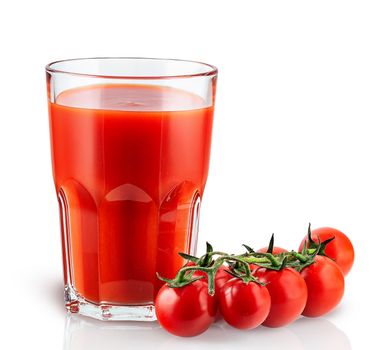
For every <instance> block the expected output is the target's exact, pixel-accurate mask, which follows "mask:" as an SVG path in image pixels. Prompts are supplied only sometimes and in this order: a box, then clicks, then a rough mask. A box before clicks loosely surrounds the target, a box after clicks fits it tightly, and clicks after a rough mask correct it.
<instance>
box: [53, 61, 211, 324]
mask: <svg viewBox="0 0 388 350" xmlns="http://www.w3.org/2000/svg"><path fill="white" fill-rule="evenodd" d="M46 75H47V91H48V103H49V115H50V132H51V150H52V165H53V175H54V182H55V188H56V192H57V196H58V200H59V207H60V219H61V232H62V247H63V266H64V281H65V303H66V307H67V309H68V310H69V311H71V312H74V313H80V314H83V315H87V316H90V317H94V318H98V319H103V320H154V319H155V314H154V300H155V295H156V293H157V291H158V289H159V288H160V287H161V285H162V283H161V282H160V281H159V280H158V279H157V277H156V272H159V273H160V274H161V275H162V276H164V277H168V278H172V277H174V276H175V274H176V272H177V270H178V269H179V267H180V266H181V265H182V263H183V260H182V259H181V258H180V257H179V256H178V252H186V253H191V254H194V253H195V250H196V243H197V234H198V219H199V208H200V203H201V198H202V196H203V191H204V188H205V183H206V179H207V175H208V167H209V155H210V143H211V131H212V122H213V109H214V98H215V91H216V80H217V69H216V68H215V67H213V66H211V65H208V64H204V63H199V62H192V61H183V60H173V59H148V58H88V59H74V60H65V61H58V62H53V63H51V64H49V65H47V67H46Z"/></svg>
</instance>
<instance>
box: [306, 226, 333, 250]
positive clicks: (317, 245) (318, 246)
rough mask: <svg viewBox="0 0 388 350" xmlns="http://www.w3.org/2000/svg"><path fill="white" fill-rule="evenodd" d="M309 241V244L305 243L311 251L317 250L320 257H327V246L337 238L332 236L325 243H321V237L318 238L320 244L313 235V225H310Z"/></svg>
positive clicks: (308, 231)
mask: <svg viewBox="0 0 388 350" xmlns="http://www.w3.org/2000/svg"><path fill="white" fill-rule="evenodd" d="M307 239H308V242H306V241H305V244H306V245H307V247H308V248H309V250H310V251H312V250H315V251H316V252H317V254H318V255H322V256H326V257H327V255H326V253H325V249H326V247H327V245H328V244H329V243H330V242H331V241H333V240H334V239H335V236H332V237H330V238H328V239H326V240H324V241H323V242H321V241H320V237H319V236H318V243H317V242H316V241H314V240H313V237H312V234H311V223H309V227H308V230H307Z"/></svg>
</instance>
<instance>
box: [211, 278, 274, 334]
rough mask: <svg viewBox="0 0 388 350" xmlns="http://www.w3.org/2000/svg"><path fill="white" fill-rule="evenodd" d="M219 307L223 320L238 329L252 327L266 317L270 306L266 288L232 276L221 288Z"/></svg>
mask: <svg viewBox="0 0 388 350" xmlns="http://www.w3.org/2000/svg"><path fill="white" fill-rule="evenodd" d="M218 300H219V308H220V312H221V315H222V317H223V318H224V320H225V321H226V322H227V323H229V324H230V325H231V326H233V327H235V328H239V329H252V328H256V327H257V326H259V325H260V324H261V323H263V321H264V320H265V319H266V318H267V316H268V313H269V309H270V307H271V297H270V295H269V292H268V289H267V288H266V287H265V286H261V285H259V284H257V283H255V282H249V283H245V282H244V281H242V280H241V279H240V278H232V279H230V280H229V281H228V282H226V283H225V285H224V286H223V287H222V288H221V290H220V293H219V295H218Z"/></svg>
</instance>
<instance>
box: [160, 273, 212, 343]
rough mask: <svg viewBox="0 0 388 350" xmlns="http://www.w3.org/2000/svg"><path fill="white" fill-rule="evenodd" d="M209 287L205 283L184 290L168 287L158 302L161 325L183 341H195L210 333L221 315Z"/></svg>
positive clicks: (188, 286)
mask: <svg viewBox="0 0 388 350" xmlns="http://www.w3.org/2000/svg"><path fill="white" fill-rule="evenodd" d="M207 287H208V286H207V283H206V282H205V281H203V280H198V281H195V282H193V283H191V284H189V285H187V286H184V287H181V288H170V287H168V286H167V285H164V286H163V287H162V288H161V289H160V290H159V293H158V294H157V296H156V300H155V311H156V317H157V319H158V320H159V323H160V325H161V326H162V327H163V328H164V329H165V330H167V331H168V332H170V333H172V334H174V335H178V336H181V337H193V336H196V335H198V334H201V333H203V332H204V331H206V330H207V329H208V328H209V327H210V325H211V324H212V323H213V322H214V319H215V316H216V313H217V300H216V298H215V297H212V296H210V295H209V294H208V290H207Z"/></svg>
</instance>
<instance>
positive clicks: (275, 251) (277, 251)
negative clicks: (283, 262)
mask: <svg viewBox="0 0 388 350" xmlns="http://www.w3.org/2000/svg"><path fill="white" fill-rule="evenodd" d="M267 250H268V247H263V248H260V249H259V250H258V251H257V252H258V253H266V252H267ZM280 253H287V249H284V248H281V247H273V250H272V254H273V255H277V254H280Z"/></svg>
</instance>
